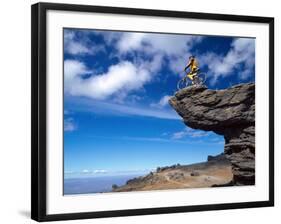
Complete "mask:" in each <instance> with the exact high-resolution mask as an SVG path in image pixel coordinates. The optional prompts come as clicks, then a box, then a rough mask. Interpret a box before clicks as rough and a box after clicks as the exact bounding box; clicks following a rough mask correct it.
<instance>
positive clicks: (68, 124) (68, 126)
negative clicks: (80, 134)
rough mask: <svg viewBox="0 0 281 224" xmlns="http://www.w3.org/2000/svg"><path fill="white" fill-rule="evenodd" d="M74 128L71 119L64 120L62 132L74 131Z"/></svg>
mask: <svg viewBox="0 0 281 224" xmlns="http://www.w3.org/2000/svg"><path fill="white" fill-rule="evenodd" d="M76 128H77V127H76V125H75V124H74V121H73V118H66V119H64V131H75V130H76Z"/></svg>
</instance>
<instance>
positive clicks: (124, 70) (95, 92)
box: [64, 60, 151, 100]
mask: <svg viewBox="0 0 281 224" xmlns="http://www.w3.org/2000/svg"><path fill="white" fill-rule="evenodd" d="M64 67H65V70H64V72H65V85H66V86H65V90H66V92H67V93H69V94H71V95H74V96H86V97H91V98H94V99H99V100H103V99H106V98H108V97H110V96H112V95H114V94H116V93H119V94H122V93H125V94H126V93H128V92H130V91H132V90H136V89H140V88H142V86H143V85H144V84H145V83H147V82H149V81H150V80H151V74H150V72H149V71H148V70H146V69H145V68H142V67H137V66H136V65H134V64H133V63H132V62H129V61H122V62H120V63H119V64H116V65H112V66H110V67H109V69H108V71H107V72H106V73H103V74H99V75H94V76H91V77H90V78H87V79H84V78H83V75H85V74H89V73H91V71H89V70H87V68H86V66H85V65H84V64H83V63H82V62H79V61H74V60H66V61H65V63H64Z"/></svg>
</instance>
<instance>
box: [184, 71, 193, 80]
mask: <svg viewBox="0 0 281 224" xmlns="http://www.w3.org/2000/svg"><path fill="white" fill-rule="evenodd" d="M186 76H187V77H188V78H189V79H190V80H191V81H193V74H192V72H189V73H188V74H187V75H186Z"/></svg>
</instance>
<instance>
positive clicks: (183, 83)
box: [177, 77, 188, 90]
mask: <svg viewBox="0 0 281 224" xmlns="http://www.w3.org/2000/svg"><path fill="white" fill-rule="evenodd" d="M187 85H188V80H187V78H186V77H184V78H182V79H181V80H180V81H179V82H178V85H177V87H178V90H181V89H184V88H185V87H187Z"/></svg>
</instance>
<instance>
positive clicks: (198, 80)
mask: <svg viewBox="0 0 281 224" xmlns="http://www.w3.org/2000/svg"><path fill="white" fill-rule="evenodd" d="M185 73H186V71H185ZM205 81H206V74H205V73H201V72H200V71H199V73H198V74H197V75H195V76H194V78H193V81H192V80H191V79H190V78H189V77H188V76H187V74H186V75H185V76H184V77H183V78H182V79H181V80H179V81H178V84H177V87H178V90H181V89H184V88H186V87H188V86H192V85H204V83H205Z"/></svg>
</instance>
